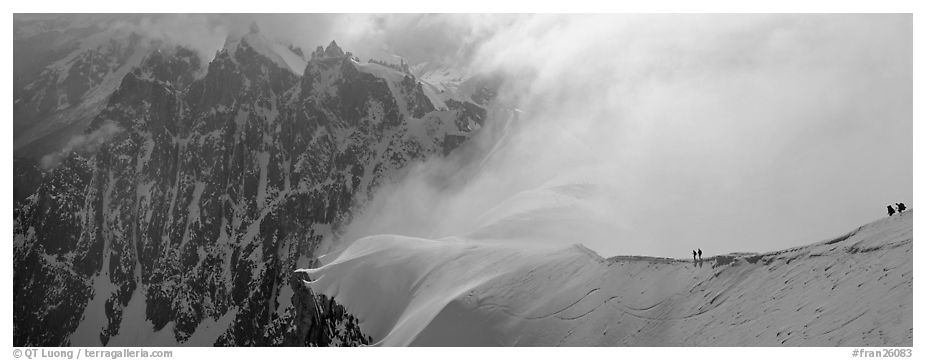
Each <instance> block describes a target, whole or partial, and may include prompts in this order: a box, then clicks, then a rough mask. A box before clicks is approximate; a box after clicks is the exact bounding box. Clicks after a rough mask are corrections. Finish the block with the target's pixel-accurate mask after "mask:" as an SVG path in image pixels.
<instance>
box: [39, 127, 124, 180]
mask: <svg viewBox="0 0 926 360" xmlns="http://www.w3.org/2000/svg"><path fill="white" fill-rule="evenodd" d="M122 131H123V129H122V127H120V126H119V125H117V124H116V123H113V122H110V121H107V122H104V123H103V125H101V126H100V127H99V128H97V129H96V130H93V131H91V132H89V133H85V134H80V135H75V136H73V137H71V139H70V140H68V143H67V144H66V145H65V146H64V147H63V148H62V149H61V150H59V151H57V152H53V153H51V154H48V155H45V156H43V157H42V159H41V161H40V162H39V164H40V165H41V166H42V168H44V169H45V170H49V169H53V168H55V167H57V166H58V164H60V163H61V160H64V158H66V157H68V156H70V155H71V153H72V152H78V153H81V152H95V151H96V150H97V149H99V147H100V145H103V143H105V142H106V141H108V140H109V139H111V138H112V137H113V136H115V135H116V134H118V133H121V132H122Z"/></svg>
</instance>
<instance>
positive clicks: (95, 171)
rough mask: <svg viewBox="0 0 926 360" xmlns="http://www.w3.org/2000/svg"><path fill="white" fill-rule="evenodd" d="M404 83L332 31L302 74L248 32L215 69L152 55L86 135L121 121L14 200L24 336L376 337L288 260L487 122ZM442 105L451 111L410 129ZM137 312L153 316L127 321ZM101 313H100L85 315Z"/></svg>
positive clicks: (22, 340)
mask: <svg viewBox="0 0 926 360" xmlns="http://www.w3.org/2000/svg"><path fill="white" fill-rule="evenodd" d="M202 73H204V74H205V75H202V76H200V77H197V74H202ZM402 79H403V80H402V81H400V82H397V83H390V82H389V81H390V80H389V79H386V78H382V77H378V76H376V75H374V74H373V73H369V72H365V71H362V69H359V68H358V67H357V66H356V65H355V63H354V62H352V61H351V59H350V58H349V57H348V56H347V55H345V53H344V52H343V50H341V49H340V48H339V47H338V46H337V44H336V43H334V42H332V43H331V44H330V45H329V46H328V47H327V48H325V49H324V50H322V51H321V52H319V51H318V50H316V53H313V54H312V59H311V60H310V61H309V62H308V65H307V67H306V69H305V72H304V75H303V76H301V77H300V76H299V75H296V74H294V73H293V72H292V71H290V70H289V69H286V68H284V67H282V66H280V64H279V63H278V62H275V61H272V60H271V59H268V58H267V56H266V55H265V54H262V53H261V52H259V51H255V49H254V48H253V47H250V46H242V45H238V46H237V48H236V49H234V51H228V50H222V51H220V52H219V53H218V54H217V55H216V57H215V59H214V60H212V61H211V62H210V63H209V64H206V65H204V64H201V63H200V62H199V60H198V58H197V56H195V54H194V53H193V52H191V51H189V50H187V49H183V48H161V49H160V50H157V51H153V52H151V53H150V54H148V55H147V56H146V57H145V59H144V60H143V62H142V63H141V65H140V66H139V67H137V68H135V69H134V70H132V71H131V72H129V73H128V74H126V75H125V76H124V77H123V78H122V80H121V83H120V84H119V86H118V89H117V90H116V91H115V92H114V93H113V94H112V95H111V96H110V97H109V99H108V102H107V103H106V106H105V107H104V108H103V109H102V110H101V111H100V113H99V115H97V116H96V117H94V118H93V120H92V122H90V124H89V125H88V127H87V128H86V130H85V133H91V132H93V131H95V130H97V129H101V128H104V127H111V128H114V129H118V131H114V132H107V134H108V137H107V138H106V139H105V140H104V141H102V143H101V145H100V146H99V148H98V149H95V151H93V152H90V153H82V154H79V155H78V154H73V155H71V156H69V157H66V160H64V161H63V162H62V163H61V165H59V166H58V167H56V168H54V169H52V170H50V171H48V172H47V173H45V174H43V175H42V176H41V177H42V180H41V185H39V186H38V188H37V190H36V191H35V192H33V193H32V194H30V195H28V196H24V199H25V200H23V201H22V202H21V204H20V205H16V206H14V208H15V215H14V216H15V217H14V222H15V229H14V238H15V246H14V248H15V249H14V250H15V255H14V289H13V291H14V343H15V345H16V346H56V345H68V344H70V345H92V344H83V343H76V342H75V341H74V339H77V338H78V337H76V333H78V332H82V331H85V332H86V331H89V332H90V333H91V335H93V336H92V337H91V338H94V339H95V338H99V340H100V343H101V344H103V345H105V344H107V343H108V342H109V341H110V340H111V339H112V338H114V337H116V336H118V335H119V334H120V333H121V332H122V331H123V329H124V328H125V327H126V326H133V327H137V326H145V327H151V328H152V330H153V331H170V332H172V335H173V339H174V340H176V341H177V342H178V343H183V342H186V341H188V340H189V339H191V337H193V336H194V335H195V334H197V331H202V328H201V325H202V324H203V323H204V321H206V320H218V319H222V318H225V317H228V316H233V319H232V320H231V321H230V322H229V323H228V324H227V326H226V327H224V328H223V329H221V332H220V333H221V334H220V335H219V336H218V337H217V338H215V339H213V340H214V342H211V343H201V344H197V345H236V346H257V345H260V346H268V345H358V344H367V343H370V342H371V341H373V340H374V339H370V338H368V337H366V336H364V335H363V334H362V332H361V331H360V329H359V327H358V325H357V322H356V319H354V318H353V316H351V315H350V314H349V313H348V312H347V311H346V310H345V309H343V308H342V307H340V305H337V304H336V303H334V302H333V301H331V300H328V299H325V298H323V297H315V296H314V295H313V294H310V293H308V290H307V289H306V288H305V287H304V286H302V284H301V280H302V279H300V278H297V277H295V275H294V274H293V270H295V269H297V268H299V267H305V266H308V265H311V264H313V263H314V262H315V261H316V260H315V257H316V255H319V251H324V250H325V248H326V246H327V244H330V243H332V242H335V241H337V239H338V235H339V229H341V228H342V227H343V226H344V225H345V224H346V223H347V222H349V221H350V219H351V216H352V211H353V210H354V209H356V208H357V207H358V206H360V205H361V204H362V203H363V202H364V201H366V200H368V199H369V198H370V197H372V196H373V194H374V193H375V189H376V188H377V187H378V186H379V185H380V184H382V183H384V182H386V181H389V179H390V177H392V176H396V175H397V174H399V172H400V171H401V169H402V168H404V167H405V166H406V165H408V164H410V163H412V162H415V161H420V160H423V159H424V158H426V157H428V156H439V155H441V154H446V153H448V152H449V150H452V149H453V148H455V147H456V146H458V145H459V144H460V143H462V142H463V141H464V140H465V139H467V138H468V137H470V136H471V135H472V132H473V129H472V128H470V127H469V126H468V124H469V123H470V122H471V121H478V122H479V123H480V124H481V123H482V122H483V121H484V118H485V111H484V110H482V109H481V108H480V107H479V106H476V105H475V104H472V103H468V102H458V103H454V104H453V106H452V108H451V109H449V110H443V111H437V110H435V107H434V106H433V105H432V104H431V103H430V101H429V100H428V98H427V97H426V96H425V95H424V94H423V92H422V90H421V86H420V84H419V83H418V82H417V80H416V79H414V78H413V77H411V76H408V75H405V77H404V78H402ZM446 118H450V119H452V121H451V122H452V123H453V124H456V125H455V126H450V127H447V126H443V127H440V128H439V129H440V130H439V131H436V132H434V131H431V132H429V138H428V139H422V138H421V137H420V136H419V135H416V134H420V133H423V132H421V131H417V130H416V128H415V127H417V126H428V123H429V122H431V121H442V120H441V119H446ZM412 120H414V121H412ZM24 189H25V188H24ZM136 302H141V303H143V306H130V305H131V304H137V303H136ZM97 307H99V309H98V308H97ZM138 308H141V309H144V316H143V318H144V319H145V322H144V323H142V324H129V323H126V321H127V320H125V319H127V318H129V317H132V316H129V315H138V314H129V313H127V312H131V311H136V310H133V309H138ZM91 314H103V315H102V316H105V321H103V323H105V325H104V326H102V328H99V329H97V328H94V327H93V326H81V325H82V324H84V323H85V322H87V321H97V320H99V319H91V318H90V315H91ZM229 314H231V315H229ZM139 316H140V315H139ZM88 329H89V330H88ZM81 335H86V334H81ZM85 338H86V336H81V337H80V339H85ZM136 345H145V344H136Z"/></svg>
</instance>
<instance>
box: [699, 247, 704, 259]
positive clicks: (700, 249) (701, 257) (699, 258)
mask: <svg viewBox="0 0 926 360" xmlns="http://www.w3.org/2000/svg"><path fill="white" fill-rule="evenodd" d="M698 259H700V261H704V258H702V257H701V249H698Z"/></svg>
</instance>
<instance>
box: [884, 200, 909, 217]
mask: <svg viewBox="0 0 926 360" xmlns="http://www.w3.org/2000/svg"><path fill="white" fill-rule="evenodd" d="M894 205H896V206H897V212H898V213H900V214H903V212H904V210H907V206H906V205H904V204H903V203H896V204H894ZM893 215H894V208H893V207H892V206H890V205H888V206H887V216H893Z"/></svg>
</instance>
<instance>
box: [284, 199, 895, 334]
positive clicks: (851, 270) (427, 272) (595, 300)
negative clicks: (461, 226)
mask: <svg viewBox="0 0 926 360" xmlns="http://www.w3.org/2000/svg"><path fill="white" fill-rule="evenodd" d="M912 217H913V214H912V212H910V213H906V214H904V215H902V216H894V217H891V218H886V219H882V220H878V221H875V222H873V223H871V224H868V225H865V226H863V227H861V228H859V229H857V230H855V231H853V232H850V233H849V234H847V235H846V236H842V237H838V238H836V239H833V240H829V241H823V242H819V243H816V244H812V245H808V246H805V247H800V248H794V249H788V250H784V251H779V252H772V253H766V254H757V255H749V254H743V255H723V256H715V257H710V258H705V261H704V262H703V263H700V264H698V263H692V262H691V261H687V260H673V259H657V258H646V257H615V258H610V259H607V260H603V261H602V260H600V258H599V259H596V256H597V255H594V253H592V252H591V251H590V250H587V249H583V248H581V247H575V246H574V247H569V248H566V249H562V248H561V249H529V250H525V249H524V248H518V247H514V246H511V245H507V244H499V243H488V242H482V241H473V240H467V239H462V238H448V239H440V240H426V239H417V238H409V237H402V236H395V235H379V236H373V237H367V238H363V239H360V240H358V241H356V242H355V243H354V244H352V245H351V246H350V247H348V248H347V249H345V250H344V252H343V253H341V254H340V255H339V256H338V257H337V259H335V260H333V261H331V262H330V263H329V264H327V265H324V266H321V267H319V268H316V269H303V270H299V271H300V272H305V273H307V274H308V275H309V276H310V278H311V279H313V281H311V282H310V286H311V287H312V289H313V290H314V291H316V292H320V293H324V294H327V295H331V296H334V297H335V299H336V300H337V301H338V302H340V303H342V304H345V307H346V308H347V309H348V310H349V311H351V313H353V314H354V315H356V316H357V317H358V318H359V319H360V326H361V328H363V329H364V331H365V333H368V334H370V335H372V337H373V340H374V341H375V342H376V344H377V345H385V346H406V345H426V346H427V345H431V346H433V345H455V346H460V345H477V346H497V345H504V346H512V345H542V346H555V345H566V346H569V345H573V346H574V345H578V346H597V345H609V346H614V345H623V346H707V345H710V346H782V345H784V346H912V339H913V338H912V331H913V330H912V329H913V327H912ZM370 299H376V300H375V301H370Z"/></svg>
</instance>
